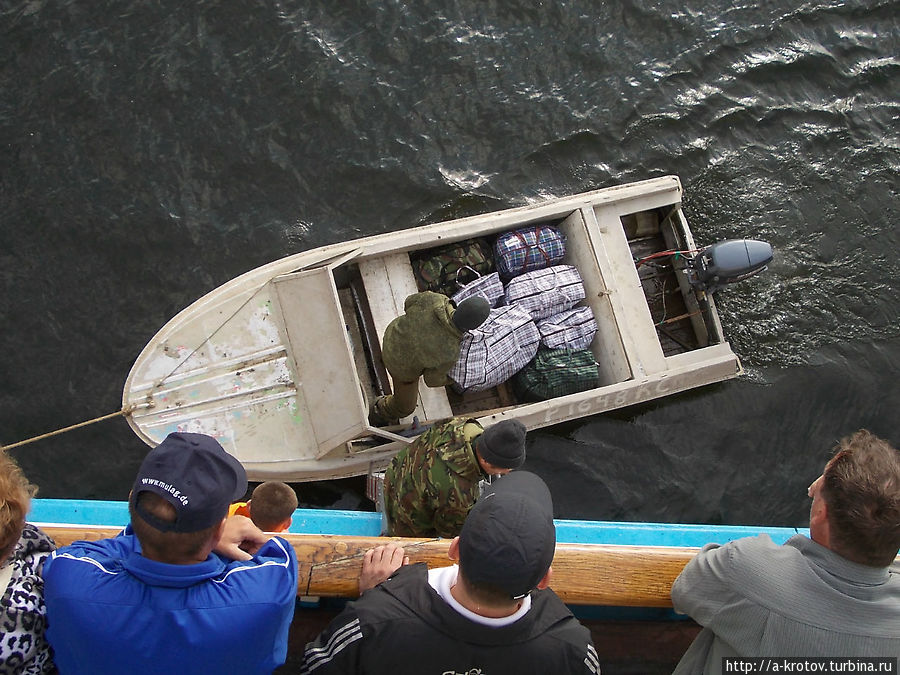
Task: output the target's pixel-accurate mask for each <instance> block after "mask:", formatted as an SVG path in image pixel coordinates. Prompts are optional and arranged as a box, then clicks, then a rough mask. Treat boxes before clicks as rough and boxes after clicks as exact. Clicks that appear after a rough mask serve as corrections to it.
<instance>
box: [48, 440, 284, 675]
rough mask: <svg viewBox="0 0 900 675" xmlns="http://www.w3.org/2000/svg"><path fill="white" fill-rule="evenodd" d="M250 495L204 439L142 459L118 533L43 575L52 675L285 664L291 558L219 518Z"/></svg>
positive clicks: (234, 468)
mask: <svg viewBox="0 0 900 675" xmlns="http://www.w3.org/2000/svg"><path fill="white" fill-rule="evenodd" d="M246 491H247V475H246V473H245V472H244V468H243V467H242V466H241V464H240V462H238V461H237V460H236V459H235V458H234V457H232V456H231V455H229V454H228V453H227V452H225V450H224V449H223V448H222V446H221V445H219V443H218V442H217V441H216V440H215V439H214V438H212V437H210V436H205V435H203V434H182V433H173V434H169V435H168V436H167V437H166V438H165V440H163V442H162V443H160V444H159V445H158V446H156V447H155V448H154V449H153V450H151V451H150V452H149V453H147V456H146V457H145V458H144V461H143V463H142V464H141V467H140V469H139V471H138V474H137V478H136V479H135V481H134V486H133V488H132V490H131V494H130V495H129V501H128V510H129V514H130V516H131V523H130V524H129V525H128V527H126V528H125V530H124V532H122V533H121V534H120V535H119V536H117V537H114V538H112V539H101V540H98V541H80V542H75V543H73V544H72V545H71V546H65V547H63V548H61V549H59V550H57V551H56V552H55V553H54V554H53V556H52V557H51V558H50V559H49V560H47V562H46V564H45V565H44V591H45V593H44V597H45V599H46V602H47V621H48V628H47V638H48V640H49V641H50V645H51V646H52V647H53V651H54V657H55V659H56V662H57V664H58V665H59V668H60V671H61V672H63V673H67V674H69V673H84V674H85V675H88V674H89V675H103V674H105V673H109V674H112V673H142V674H146V673H159V674H165V675H171V673H241V674H242V675H244V674H250V673H271V672H272V671H273V670H274V669H275V668H276V667H277V666H279V665H281V664H282V663H284V660H285V657H286V655H287V637H288V629H289V628H290V623H291V619H292V617H293V614H294V604H295V601H296V594H297V558H296V556H295V554H294V549H293V548H292V547H291V546H290V544H288V543H287V542H286V541H285V540H283V539H281V538H279V537H272V538H271V539H270V538H269V537H268V536H266V535H265V534H264V533H263V532H262V531H260V530H259V528H257V527H256V526H255V525H253V523H252V522H251V521H250V519H249V518H245V517H243V516H232V517H231V518H226V514H227V513H228V506H229V505H230V504H231V503H232V502H233V501H235V500H236V499H238V498H240V497H242V496H243V495H244V493H245V492H246ZM248 551H249V552H248ZM251 553H252V555H251Z"/></svg>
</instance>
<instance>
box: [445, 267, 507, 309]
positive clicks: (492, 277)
mask: <svg viewBox="0 0 900 675" xmlns="http://www.w3.org/2000/svg"><path fill="white" fill-rule="evenodd" d="M467 269H472V268H467ZM472 271H473V272H474V270H472ZM477 274H478V273H477V272H476V276H477ZM473 295H480V296H481V297H482V298H484V299H485V300H487V301H488V304H489V305H490V306H491V307H496V306H497V303H498V302H499V301H500V298H502V297H503V283H502V282H501V281H500V275H499V274H497V273H496V272H491V273H490V274H486V275H484V276H483V277H482V276H479V277H478V278H477V279H475V281H470V282H469V283H467V284H466V285H465V286H462V288H460V289H459V290H458V291H457V292H456V293H454V294H453V295H452V296H451V297H450V299H451V300H452V301H453V304H454V305H457V306H458V305H459V303H461V302H462V301H463V300H465V299H466V298H471V297H472V296H473Z"/></svg>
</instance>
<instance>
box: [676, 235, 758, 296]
mask: <svg viewBox="0 0 900 675" xmlns="http://www.w3.org/2000/svg"><path fill="white" fill-rule="evenodd" d="M773 257H774V254H773V252H772V246H771V245H770V244H768V243H767V242H764V241H759V240H756V239H726V240H725V241H720V242H718V243H715V244H713V245H712V246H707V247H706V248H705V249H703V250H702V251H700V253H698V254H697V255H696V256H694V257H693V258H692V259H691V260H690V261H689V262H688V266H687V273H688V279H689V280H690V282H691V284H692V285H693V286H694V287H696V288H700V289H702V290H705V291H707V292H709V293H713V292H715V291H716V290H718V289H719V288H720V287H721V286H724V285H726V284H732V283H734V282H736V281H742V280H743V279H747V278H748V277H752V276H753V275H754V274H758V273H760V272H762V271H763V270H764V269H766V267H767V266H768V264H769V263H770V262H772V258H773Z"/></svg>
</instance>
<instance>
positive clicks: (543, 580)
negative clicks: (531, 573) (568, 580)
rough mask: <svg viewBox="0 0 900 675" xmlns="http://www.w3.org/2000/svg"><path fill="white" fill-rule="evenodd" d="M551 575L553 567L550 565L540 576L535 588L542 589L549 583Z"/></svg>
mask: <svg viewBox="0 0 900 675" xmlns="http://www.w3.org/2000/svg"><path fill="white" fill-rule="evenodd" d="M552 577H553V567H552V566H550V567H548V568H547V572H546V573H545V574H544V576H543V577H541V580H540V581H539V582H538V585H537V588H538V590H540V591H542V590H544V589H545V588H547V587H548V586H549V585H550V579H551V578H552Z"/></svg>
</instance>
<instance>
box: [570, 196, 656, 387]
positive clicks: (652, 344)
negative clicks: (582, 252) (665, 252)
mask: <svg viewBox="0 0 900 675" xmlns="http://www.w3.org/2000/svg"><path fill="white" fill-rule="evenodd" d="M594 213H595V214H596V221H595V222H593V223H592V222H590V221H588V222H587V226H588V232H589V234H590V238H591V244H592V245H593V247H594V251H595V253H596V254H597V257H598V259H600V260H601V262H600V269H601V274H603V275H604V283H605V285H606V287H607V288H609V289H611V291H612V292H611V293H610V296H609V298H610V303H611V304H612V307H613V312H614V314H615V316H616V322H617V325H618V326H619V334H620V336H621V339H622V344H623V346H624V348H625V353H626V354H627V356H628V361H629V363H630V365H631V371H632V376H633V377H635V378H638V379H640V378H643V377H646V376H652V375H655V374H657V373H662V372H664V371H665V370H666V368H667V365H666V359H665V356H664V354H663V351H662V347H661V346H660V344H659V338H658V337H657V335H656V329H655V328H654V326H653V317H652V316H650V310H649V309H648V307H647V300H646V298H645V297H644V291H643V287H642V286H641V283H640V280H639V279H638V275H637V271H636V270H635V267H634V263H633V262H632V258H631V249H630V248H629V246H628V240H627V239H626V238H625V230H624V229H623V227H622V220H621V218H620V217H619V214H618V213H617V212H616V211H615V210H614V209H605V210H604V209H600V208H595V209H594ZM601 256H602V258H605V260H604V259H602V258H601Z"/></svg>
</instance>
